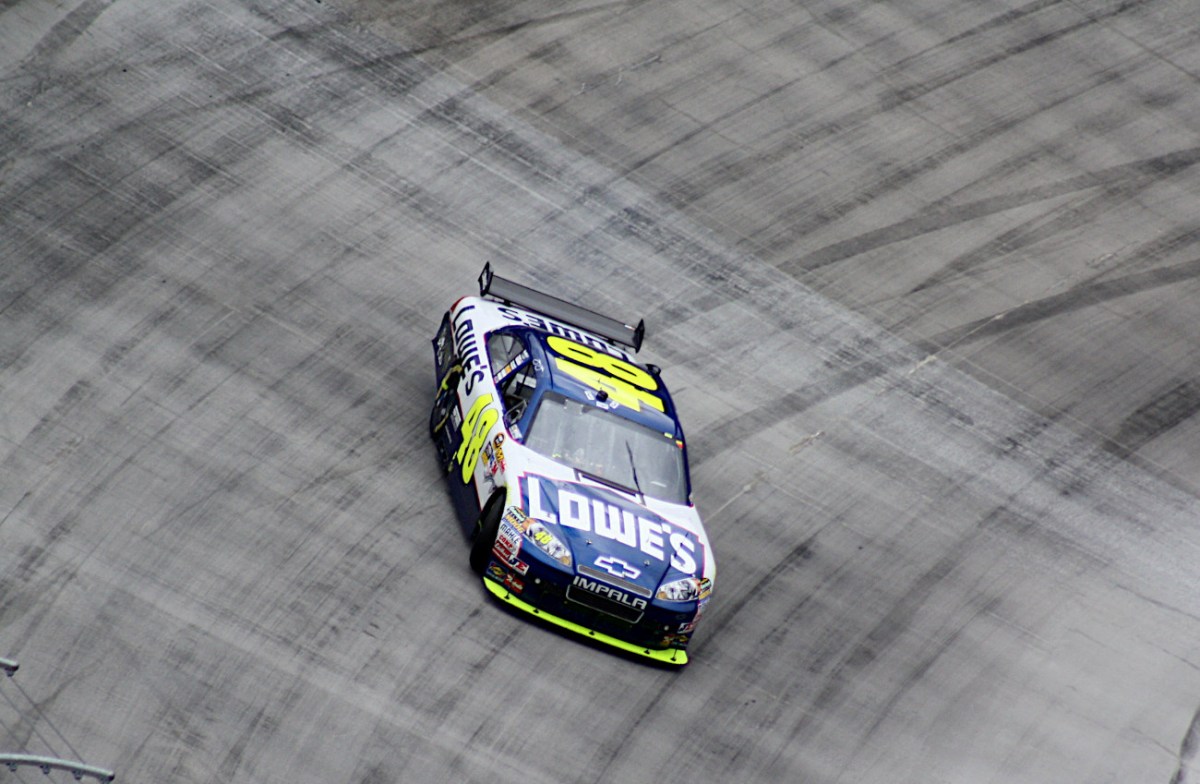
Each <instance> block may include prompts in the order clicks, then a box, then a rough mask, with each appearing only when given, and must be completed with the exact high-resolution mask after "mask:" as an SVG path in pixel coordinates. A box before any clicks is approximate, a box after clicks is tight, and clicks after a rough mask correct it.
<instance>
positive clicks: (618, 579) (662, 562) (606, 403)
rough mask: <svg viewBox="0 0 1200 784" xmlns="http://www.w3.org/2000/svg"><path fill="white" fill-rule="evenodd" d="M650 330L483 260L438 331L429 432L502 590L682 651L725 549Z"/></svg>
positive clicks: (607, 630)
mask: <svg viewBox="0 0 1200 784" xmlns="http://www.w3.org/2000/svg"><path fill="white" fill-rule="evenodd" d="M644 334H645V323H644V321H639V322H638V324H637V325H636V326H630V325H628V324H626V323H624V322H622V321H618V320H616V319H612V318H608V317H606V316H602V315H600V314H598V313H596V312H594V311H592V310H589V309H587V308H584V307H582V306H579V305H576V304H574V303H571V302H567V301H565V300H562V299H559V298H557V297H554V296H551V295H548V294H545V293H542V292H540V291H537V290H535V289H532V288H529V287H527V286H524V285H522V284H519V283H515V282H513V281H510V280H506V279H504V278H501V277H499V276H498V275H495V274H493V272H492V269H491V265H490V264H487V265H485V266H484V268H483V272H482V273H481V274H480V276H479V296H477V297H476V296H466V297H462V298H461V299H459V300H458V301H457V302H455V303H454V305H453V306H452V307H451V308H450V310H449V311H447V312H446V314H445V316H444V317H443V318H442V322H441V326H440V327H439V329H438V332H437V335H436V337H435V338H434V339H433V353H434V370H435V381H436V384H437V387H436V393H435V398H434V404H433V410H432V412H431V414H430V422H429V432H430V435H431V436H432V438H433V441H434V443H435V444H436V445H437V454H438V458H439V460H440V462H441V464H442V465H443V466H444V468H445V471H446V476H447V480H448V482H449V486H450V491H451V496H452V497H453V499H454V504H455V507H456V511H457V515H458V517H459V519H460V521H461V523H462V524H463V527H464V529H465V532H466V533H467V535H468V537H469V538H471V540H472V545H471V550H470V559H469V560H470V565H471V567H472V568H473V569H474V570H475V571H476V572H478V573H479V574H481V575H482V577H483V583H484V585H485V586H486V587H487V589H488V590H489V591H490V592H491V593H492V594H493V595H494V596H495V597H496V598H498V599H499V600H501V601H503V602H504V603H506V604H508V605H509V606H511V607H513V608H516V609H519V610H522V611H525V612H527V613H531V614H533V615H536V616H538V617H540V618H541V619H543V620H544V621H547V622H549V623H551V624H553V625H555V626H558V627H560V628H562V629H566V630H568V631H571V632H575V633H577V634H580V635H583V636H585V637H587V638H590V639H592V640H596V641H599V642H601V643H604V644H606V645H609V646H613V647H615V648H618V649H620V650H623V651H626V652H628V653H631V654H636V655H637V656H642V657H647V658H649V659H652V660H655V661H658V662H662V663H667V664H672V665H683V664H686V663H687V661H688V655H687V650H686V649H687V646H688V642H689V641H690V640H691V638H692V634H693V632H694V631H695V629H696V622H697V621H698V620H699V618H700V616H701V614H702V613H703V611H704V608H705V605H706V604H707V603H708V601H709V599H710V597H711V594H712V590H713V585H714V582H715V578H716V564H715V562H714V559H713V553H712V548H711V547H710V546H709V542H708V537H707V535H706V534H705V532H704V527H703V525H702V524H701V522H700V516H699V515H698V514H697V512H696V508H695V506H694V505H693V503H692V492H691V480H690V477H689V474H688V464H687V449H686V447H685V445H684V438H683V430H682V428H681V427H680V425H679V421H678V419H677V418H676V414H675V406H674V404H673V403H672V401H671V396H670V395H669V394H668V392H667V388H666V386H665V385H664V383H663V380H662V377H661V371H660V369H659V368H658V367H656V366H655V365H650V364H640V363H638V362H637V361H635V360H634V358H633V356H632V354H633V353H636V352H637V351H638V350H639V349H640V348H641V344H642V338H643V336H644Z"/></svg>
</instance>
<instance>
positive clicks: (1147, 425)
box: [1105, 272, 1200, 458]
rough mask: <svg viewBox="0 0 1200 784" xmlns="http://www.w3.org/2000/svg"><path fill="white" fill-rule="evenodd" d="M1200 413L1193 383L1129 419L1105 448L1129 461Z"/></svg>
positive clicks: (1199, 391) (1199, 386)
mask: <svg viewBox="0 0 1200 784" xmlns="http://www.w3.org/2000/svg"><path fill="white" fill-rule="evenodd" d="M1197 274H1198V275H1200V272H1198V273H1197ZM1197 413H1200V380H1196V379H1189V380H1187V381H1183V382H1181V383H1178V384H1175V385H1173V386H1171V387H1170V388H1169V389H1167V390H1165V391H1162V392H1160V393H1158V394H1157V395H1155V396H1154V398H1153V399H1151V400H1150V401H1149V402H1147V403H1144V404H1143V405H1142V406H1141V407H1139V408H1138V409H1137V410H1136V411H1134V412H1133V413H1132V414H1130V415H1129V416H1128V417H1126V418H1125V420H1124V421H1123V422H1122V423H1121V425H1120V427H1119V428H1118V429H1117V432H1116V434H1115V435H1113V437H1112V439H1111V440H1109V441H1107V442H1106V443H1105V447H1106V448H1107V449H1108V450H1109V451H1110V452H1112V453H1113V454H1114V455H1116V456H1117V457H1120V458H1126V457H1128V456H1129V455H1131V454H1133V453H1134V452H1137V451H1138V450H1139V449H1141V448H1142V447H1143V446H1145V445H1146V444H1148V443H1150V442H1151V441H1153V440H1154V439H1156V438H1158V437H1159V436H1161V435H1163V434H1164V433H1167V432H1169V431H1171V430H1173V429H1175V428H1176V427H1178V426H1179V425H1181V424H1183V423H1184V422H1187V421H1188V420H1190V419H1191V418H1192V417H1194V416H1195V415H1196V414H1197Z"/></svg>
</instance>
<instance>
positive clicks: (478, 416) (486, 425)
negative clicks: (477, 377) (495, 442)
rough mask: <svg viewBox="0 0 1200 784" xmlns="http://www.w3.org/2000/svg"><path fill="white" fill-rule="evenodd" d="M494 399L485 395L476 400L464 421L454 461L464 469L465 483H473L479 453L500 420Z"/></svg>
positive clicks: (463, 477) (463, 478)
mask: <svg viewBox="0 0 1200 784" xmlns="http://www.w3.org/2000/svg"><path fill="white" fill-rule="evenodd" d="M492 399H493V398H492V396H491V395H484V396H483V397H481V398H479V399H478V400H476V401H475V403H474V404H472V406H471V410H470V411H468V412H467V416H466V418H465V419H463V425H462V443H461V444H459V445H458V451H457V452H455V453H454V459H455V460H457V461H458V464H459V465H460V466H461V467H462V480H463V482H464V483H468V482H470V481H471V474H473V473H474V472H475V461H476V460H478V459H479V453H480V452H482V451H483V445H484V444H486V443H487V441H488V431H489V430H491V429H492V425H494V424H496V420H497V419H499V418H500V412H498V411H497V410H496V409H495V408H493V407H492V406H491V402H492Z"/></svg>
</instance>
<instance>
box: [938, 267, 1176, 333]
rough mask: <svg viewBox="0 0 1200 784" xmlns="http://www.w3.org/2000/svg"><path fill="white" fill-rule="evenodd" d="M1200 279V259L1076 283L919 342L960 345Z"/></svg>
mask: <svg viewBox="0 0 1200 784" xmlns="http://www.w3.org/2000/svg"><path fill="white" fill-rule="evenodd" d="M1196 278H1200V259H1195V260H1192V261H1188V262H1184V263H1182V264H1176V265H1173V266H1170V267H1161V268H1158V269H1153V270H1148V271H1146V272H1138V273H1135V274H1132V275H1127V276H1125V277H1123V278H1118V279H1116V280H1106V281H1100V282H1097V283H1089V284H1087V285H1083V286H1076V287H1074V288H1072V289H1069V290H1067V291H1064V292H1062V293H1061V294H1055V295H1053V296H1050V297H1045V298H1043V299H1039V300H1035V301H1034V302H1029V303H1026V304H1024V305H1020V306H1018V307H1015V308H1013V309H1012V310H1008V311H1005V312H1003V313H999V314H997V315H994V316H987V317H984V318H979V319H976V320H974V321H971V322H968V323H966V324H963V325H961V326H958V327H955V328H953V329H948V330H945V331H943V332H939V333H938V334H936V335H933V336H931V337H929V338H927V339H925V340H923V341H920V343H919V345H923V346H927V347H928V348H929V349H930V351H931V353H936V352H940V351H943V350H945V349H947V348H957V347H960V346H963V345H966V344H969V343H974V342H977V341H980V340H985V339H988V338H993V337H996V336H998V335H1001V334H1003V333H1005V332H1011V331H1013V330H1015V329H1019V328H1021V327H1025V326H1029V325H1030V324H1034V323H1037V322H1039V321H1045V320H1047V319H1050V318H1054V317H1056V316H1060V315H1063V314H1064V313H1070V312H1072V311H1077V310H1082V309H1084V308H1089V307H1093V306H1095V305H1101V304H1103V303H1105V302H1108V301H1110V300H1114V299H1119V298H1121V297H1128V296H1133V295H1135V294H1141V293H1143V292H1146V291H1152V290H1154V289H1158V288H1162V287H1164V286H1171V285H1175V284H1177V283H1184V282H1187V281H1191V280H1195V279H1196Z"/></svg>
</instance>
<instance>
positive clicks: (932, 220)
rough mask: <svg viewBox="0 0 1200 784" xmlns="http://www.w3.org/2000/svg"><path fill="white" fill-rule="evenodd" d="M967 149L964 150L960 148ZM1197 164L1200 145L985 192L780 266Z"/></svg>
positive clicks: (813, 266) (1128, 184)
mask: <svg viewBox="0 0 1200 784" xmlns="http://www.w3.org/2000/svg"><path fill="white" fill-rule="evenodd" d="M964 151H966V150H964ZM1198 162H1200V147H1190V148H1187V149H1183V150H1174V151H1172V152H1169V153H1164V154H1163V155H1156V156H1153V157H1150V158H1144V159H1142V160H1138V161H1131V162H1130V163H1123V164H1120V165H1118V166H1112V167H1109V168H1107V169H1102V170H1100V171H1097V172H1089V173H1086V174H1080V175H1078V176H1076V177H1070V178H1067V179H1065V180H1060V181H1058V182H1053V183H1048V184H1046V185H1040V186H1038V187H1036V188H1027V189H1025V190H1021V191H1016V192H1014V193H1007V194H1001V195H999V196H990V197H988V198H985V199H979V200H977V201H972V202H969V203H967V204H962V205H960V206H957V207H940V208H936V209H933V210H929V211H926V212H924V213H922V214H920V215H917V216H916V217H914V218H910V219H908V220H905V221H901V222H899V223H894V224H892V225H890V226H884V227H882V228H879V229H875V230H873V231H870V232H866V233H864V234H860V235H858V236H856V237H852V238H850V239H847V240H843V241H841V242H837V243H834V244H832V245H828V246H826V247H824V248H821V249H820V250H816V251H813V252H811V253H809V254H807V255H805V256H802V257H800V258H798V259H795V260H793V261H789V262H787V263H786V264H782V265H780V269H781V270H783V271H784V272H788V273H789V274H793V275H795V274H801V273H804V272H812V271H814V270H818V269H820V268H822V267H825V266H828V265H830V264H833V263H835V262H838V261H843V260H846V259H849V258H852V257H854V256H858V255H860V254H863V253H866V252H868V251H871V250H877V249H878V248H882V247H885V246H887V245H892V244H895V243H898V242H903V241H905V240H910V239H913V238H916V237H919V236H922V235H924V234H932V233H933V232H937V231H941V230H943V229H947V228H951V227H953V226H957V225H960V224H963V223H968V222H970V221H973V220H977V219H979V218H984V217H988V216H990V215H995V214H998V213H1001V212H1006V211H1008V210H1013V209H1017V208H1020V207H1025V206H1028V205H1030V204H1036V203H1037V202H1041V201H1046V200H1048V199H1054V198H1058V197H1061V196H1067V195H1070V194H1074V193H1079V192H1081V191H1087V190H1091V189H1094V188H1109V189H1115V190H1118V191H1121V190H1123V189H1126V188H1132V189H1134V190H1135V191H1136V190H1141V189H1144V188H1145V187H1148V186H1150V185H1154V184H1158V183H1159V181H1160V180H1161V179H1162V178H1164V177H1170V176H1173V175H1175V174H1178V173H1180V172H1183V171H1186V170H1187V169H1189V168H1191V167H1193V166H1195V165H1196V163H1198Z"/></svg>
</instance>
